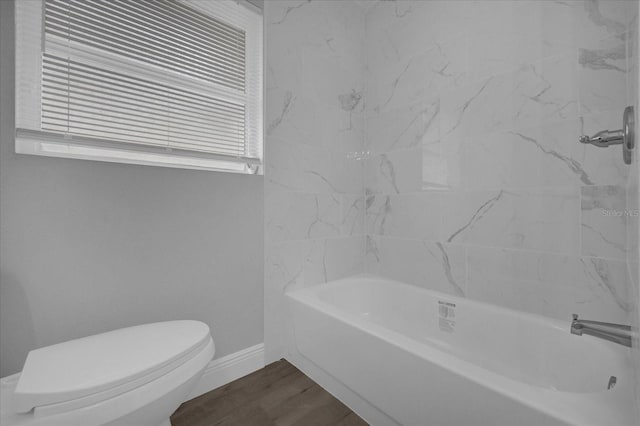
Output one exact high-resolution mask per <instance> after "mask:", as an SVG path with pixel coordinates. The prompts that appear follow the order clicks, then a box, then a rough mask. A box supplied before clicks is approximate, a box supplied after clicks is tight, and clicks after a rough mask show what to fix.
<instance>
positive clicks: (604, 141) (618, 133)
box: [579, 129, 624, 148]
mask: <svg viewBox="0 0 640 426" xmlns="http://www.w3.org/2000/svg"><path fill="white" fill-rule="evenodd" d="M623 139H624V138H623V136H622V129H620V130H602V131H601V132H598V133H596V134H595V135H593V136H591V137H589V136H587V135H582V136H580V139H579V140H580V143H584V144H591V145H594V146H597V147H598V148H606V147H608V146H611V145H620V144H622V143H623Z"/></svg>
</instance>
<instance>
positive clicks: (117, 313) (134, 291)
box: [0, 1, 263, 376]
mask: <svg viewBox="0 0 640 426" xmlns="http://www.w3.org/2000/svg"><path fill="white" fill-rule="evenodd" d="M13 31H14V28H13V2H11V1H0V61H1V62H0V376H6V375H8V374H12V373H15V372H17V371H19V370H20V369H21V368H22V363H23V362H24V359H25V356H26V354H27V352H28V351H29V350H31V349H34V348H37V347H40V346H45V345H50V344H53V343H57V342H61V341H65V340H68V339H73V338H77V337H81V336H87V335H91V334H95V333H100V332H104V331H108V330H112V329H115V328H120V327H125V326H130V325H135V324H141V323H146V322H153V321H163V320H171V319H182V318H190V319H197V320H202V321H204V322H206V323H207V324H209V326H210V327H211V329H212V334H213V337H214V339H215V342H216V347H217V348H216V349H217V350H216V357H220V356H224V355H226V354H229V353H232V352H235V351H237V350H240V349H243V348H246V347H249V346H251V345H254V344H257V343H260V342H262V340H263V313H262V309H263V308H262V306H263V302H262V299H263V290H262V288H263V286H262V283H263V244H262V241H263V180H262V177H257V176H244V175H234V174H226V173H215V172H202V171H191V170H180V169H169V168H161V167H149V166H134V165H125V164H111V163H100V162H93V161H84V160H70V159H69V160H68V159H57V158H47V157H36V156H25V155H17V154H15V153H14V152H13V149H14V139H13V134H14V124H13V123H14V112H13V109H14V105H13V104H14V76H13V74H14V72H13V69H14V60H13V57H14V46H13V38H14V37H13Z"/></svg>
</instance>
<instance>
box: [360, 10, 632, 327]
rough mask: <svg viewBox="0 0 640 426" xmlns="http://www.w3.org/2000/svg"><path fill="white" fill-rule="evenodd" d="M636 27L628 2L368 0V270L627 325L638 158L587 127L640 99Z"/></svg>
mask: <svg viewBox="0 0 640 426" xmlns="http://www.w3.org/2000/svg"><path fill="white" fill-rule="evenodd" d="M636 27H637V2H632V1H557V2H556V1H526V0H523V1H512V2H506V1H463V0H460V1H426V2H425V1H385V2H378V3H377V4H376V5H375V6H374V7H371V8H369V9H368V10H367V11H366V21H365V36H366V37H365V43H364V44H365V59H366V61H365V62H366V74H365V84H364V101H365V109H364V117H365V118H364V128H365V138H364V141H365V147H364V150H365V151H367V152H368V155H367V159H366V161H365V164H364V188H365V199H364V203H365V209H366V214H365V223H364V226H363V229H364V232H365V234H366V240H365V250H366V253H365V267H366V270H367V271H368V272H373V273H377V274H381V275H385V276H389V277H391V278H395V279H399V280H402V281H405V282H409V283H411V284H414V285H417V286H422V287H426V288H431V289H436V290H439V291H444V292H448V293H451V294H456V295H461V296H465V297H469V298H474V299H478V300H482V301H487V302H490V303H495V304H499V305H504V306H507V307H510V308H514V309H518V310H522V311H527V312H532V313H537V314H542V315H548V316H551V317H554V318H559V319H563V320H568V319H570V317H571V314H572V313H574V312H575V313H578V314H580V315H582V316H583V317H590V318H594V319H600V320H604V321H615V322H628V321H630V320H631V317H632V316H633V315H632V313H634V312H635V307H636V305H637V301H638V297H637V275H636V277H635V282H636V286H635V287H634V286H633V285H632V282H633V280H632V279H630V277H629V275H630V274H629V270H635V271H637V267H636V268H628V259H631V260H635V261H637V259H638V251H637V250H638V245H637V240H638V233H637V231H636V232H633V233H631V232H629V230H630V229H632V228H634V227H635V228H636V229H637V227H638V225H637V220H635V221H633V219H632V218H629V217H628V215H625V214H624V212H627V211H629V209H630V208H635V209H637V187H636V188H635V189H634V188H631V189H629V187H631V186H633V185H637V165H636V166H634V168H630V167H629V166H625V165H624V164H623V161H622V153H621V150H620V149H619V147H616V148H609V149H599V148H596V147H593V146H584V145H582V144H580V143H578V136H579V135H581V134H593V133H595V132H597V131H599V130H603V129H619V128H620V127H621V121H622V111H623V109H624V107H625V106H626V105H628V104H633V103H636V104H637V96H638V95H637V93H638V92H637V86H636V85H637V74H636V77H633V73H634V72H636V73H637V69H636V68H637V67H634V66H631V65H632V64H634V63H635V61H634V59H633V55H632V52H635V47H634V46H631V45H632V44H633V43H632V38H633V37H630V36H629V35H630V31H632V30H633V29H635V28H636ZM636 37H637V35H636ZM632 86H633V87H632ZM634 87H635V89H633V88H634ZM631 89H633V90H631ZM634 170H635V171H634ZM630 173H631V174H634V173H635V176H636V177H635V178H634V179H629V180H628V178H629V176H630ZM628 182H629V184H628ZM634 182H635V183H634ZM625 187H627V189H625ZM629 194H632V196H631V197H630V196H629ZM634 196H635V198H634ZM634 203H635V204H634ZM632 205H635V207H633V206H632Z"/></svg>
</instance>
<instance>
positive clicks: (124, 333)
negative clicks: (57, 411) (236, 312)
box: [13, 320, 210, 412]
mask: <svg viewBox="0 0 640 426" xmlns="http://www.w3.org/2000/svg"><path fill="white" fill-rule="evenodd" d="M209 339H210V333H209V327H208V326H207V325H206V324H204V323H202V322H200V321H187V320H185V321H167V322H158V323H153V324H144V325H139V326H135V327H128V328H123V329H119V330H114V331H110V332H107V333H102V334H96V335H94V336H89V337H84V338H81V339H76V340H71V341H68V342H64V343H59V344H56V345H52V346H47V347H44V348H40V349H36V350H33V351H31V352H29V355H28V356H27V360H26V361H25V364H24V368H23V370H22V373H21V374H20V379H19V381H18V384H17V385H16V388H15V392H14V395H13V403H14V408H15V409H16V411H17V412H27V411H29V410H31V409H32V408H34V407H38V406H42V405H46V404H54V403H58V402H63V401H69V400H71V399H76V398H81V397H83V396H87V395H90V394H93V393H96V392H102V391H105V390H108V389H111V388H114V387H116V386H119V385H122V384H124V383H127V382H130V381H133V380H136V379H139V378H141V377H144V376H148V375H152V374H153V372H154V371H159V370H162V369H166V368H165V367H167V366H169V365H170V364H172V363H173V364H176V363H178V365H180V364H181V362H180V359H181V358H187V359H188V357H187V354H189V353H190V352H193V351H196V350H197V348H199V347H201V346H202V345H203V344H205V342H208V341H209ZM185 361H186V359H185Z"/></svg>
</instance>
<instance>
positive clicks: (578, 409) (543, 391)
mask: <svg viewBox="0 0 640 426" xmlns="http://www.w3.org/2000/svg"><path fill="white" fill-rule="evenodd" d="M363 279H364V280H374V281H382V282H385V283H388V284H392V285H398V286H403V287H407V288H411V290H412V291H416V290H417V291H420V292H426V293H428V294H429V295H430V296H432V297H435V298H441V299H445V300H446V299H448V300H451V301H454V302H456V301H460V302H463V303H469V304H472V305H476V306H480V307H484V308H490V309H492V310H494V311H498V312H499V313H504V314H507V315H517V316H519V317H521V318H523V319H525V320H529V321H534V322H538V323H541V324H542V325H544V326H551V327H553V328H556V329H560V330H566V333H567V336H568V337H577V336H571V334H570V333H569V327H570V321H567V322H566V323H565V322H563V321H561V320H558V319H554V318H550V317H545V316H542V315H537V314H533V313H529V312H521V311H516V310H513V309H509V308H506V307H503V306H498V305H493V304H490V303H486V302H482V301H477V300H472V299H466V298H462V297H459V296H455V295H450V294H446V293H441V292H438V291H435V290H429V289H425V288H422V287H418V286H415V285H411V284H407V283H404V282H401V281H397V280H393V279H390V278H386V277H382V276H378V275H374V274H368V273H365V274H356V275H352V276H349V277H345V278H341V279H338V280H334V281H330V282H327V283H323V284H319V285H316V286H312V287H305V288H300V289H295V290H288V291H286V292H285V296H286V297H287V298H288V299H289V300H291V301H293V302H297V303H301V304H303V305H304V306H306V307H307V308H310V309H314V310H316V311H319V312H321V313H323V314H325V315H328V316H330V317H332V318H333V319H335V320H338V321H340V322H342V323H344V324H346V325H348V326H351V327H355V328H357V329H358V330H360V331H362V332H365V333H369V334H372V335H373V336H375V337H376V338H378V339H380V340H382V341H384V342H385V343H388V344H391V345H394V346H397V347H399V348H401V349H404V350H406V351H407V352H409V353H411V354H412V355H414V356H416V357H419V358H421V359H423V360H425V361H426V362H431V363H434V364H436V365H437V366H438V367H440V368H443V369H445V370H447V371H448V372H450V373H452V374H455V375H457V376H462V377H464V378H465V379H467V380H470V381H472V382H474V383H476V384H478V385H480V386H482V387H485V388H488V389H490V390H492V391H494V392H496V393H498V394H500V395H502V396H504V397H506V398H508V399H511V400H514V401H516V402H518V403H520V404H523V405H525V406H528V407H532V408H534V409H537V410H539V411H542V412H544V413H546V414H548V415H550V416H552V417H554V418H556V419H557V420H559V421H561V422H566V423H568V424H577V425H582V424H611V425H618V424H621V425H622V424H624V425H627V424H629V425H633V424H635V423H634V421H635V420H636V419H635V418H634V416H635V410H634V409H633V404H634V389H633V385H632V383H631V381H630V380H624V381H623V382H622V383H620V382H621V381H619V382H618V384H619V386H616V387H615V388H614V389H611V390H603V391H602V392H571V391H561V390H556V389H550V388H545V387H542V386H537V385H532V384H529V383H525V382H521V381H518V380H515V379H512V378H510V377H508V376H505V375H502V374H500V373H498V372H495V371H492V370H489V369H487V368H484V367H482V366H479V365H476V364H473V363H471V362H469V361H466V360H464V359H461V358H459V357H457V356H455V355H454V354H451V353H447V352H445V351H443V350H441V349H439V348H438V347H436V346H432V345H429V344H427V343H423V342H419V341H417V340H415V339H413V338H411V337H408V336H404V335H402V334H401V333H399V332H397V331H395V330H393V329H390V328H386V327H384V326H382V325H379V324H377V323H374V322H372V321H368V320H366V319H364V318H362V317H360V316H358V315H356V314H354V313H351V312H348V311H346V310H344V309H340V308H338V307H337V306H334V305H331V304H330V303H328V302H325V301H323V300H322V299H320V297H318V295H317V293H318V292H320V291H326V290H327V289H332V288H335V287H340V286H342V285H345V283H347V284H348V283H349V282H353V281H355V280H363ZM604 343H607V342H594V344H604ZM300 353H301V355H302V356H304V357H306V358H308V356H307V355H305V354H304V353H302V352H300ZM309 360H310V361H312V362H313V360H311V359H309ZM629 376H630V375H629ZM596 407H597V408H600V409H599V410H598V409H596Z"/></svg>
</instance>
